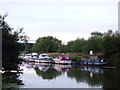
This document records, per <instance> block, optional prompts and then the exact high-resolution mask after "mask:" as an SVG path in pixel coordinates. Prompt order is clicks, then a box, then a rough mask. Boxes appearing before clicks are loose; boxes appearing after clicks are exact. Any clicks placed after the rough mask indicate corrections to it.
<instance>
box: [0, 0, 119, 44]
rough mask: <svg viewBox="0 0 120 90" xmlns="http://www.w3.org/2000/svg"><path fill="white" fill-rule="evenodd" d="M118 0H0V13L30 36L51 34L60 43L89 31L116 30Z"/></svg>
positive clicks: (85, 34) (87, 35)
mask: <svg viewBox="0 0 120 90" xmlns="http://www.w3.org/2000/svg"><path fill="white" fill-rule="evenodd" d="M118 1H119V0H1V1H0V13H1V14H4V13H6V12H7V13H8V16H7V18H6V21H7V22H8V24H9V25H10V26H11V27H13V28H20V27H23V28H24V32H26V34H27V35H28V36H29V37H30V39H31V40H36V39H38V38H39V37H43V36H48V35H49V36H53V37H56V38H58V39H59V40H62V41H63V42H64V43H66V42H68V41H70V40H75V39H76V38H77V37H79V38H85V39H87V38H88V37H90V33H91V32H93V31H100V32H106V31H107V30H109V29H112V30H113V31H116V30H118Z"/></svg>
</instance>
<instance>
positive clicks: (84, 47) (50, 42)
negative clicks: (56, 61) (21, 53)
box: [31, 30, 120, 66]
mask: <svg viewBox="0 0 120 90" xmlns="http://www.w3.org/2000/svg"><path fill="white" fill-rule="evenodd" d="M31 51H32V52H37V53H52V52H59V53H80V52H84V53H89V51H93V52H94V53H103V54H104V56H102V57H104V58H106V59H108V60H109V62H108V63H109V64H111V65H114V66H120V64H119V65H118V63H120V57H119V56H120V33H119V32H118V31H115V32H113V31H112V30H108V31H107V32H104V33H102V32H97V31H95V32H92V33H91V37H89V39H88V40H85V39H84V38H77V39H76V40H72V41H69V42H68V43H67V45H64V44H62V42H61V41H60V40H58V39H56V38H53V37H52V36H47V37H42V38H39V39H37V41H36V43H35V44H34V45H33V47H32V49H31Z"/></svg>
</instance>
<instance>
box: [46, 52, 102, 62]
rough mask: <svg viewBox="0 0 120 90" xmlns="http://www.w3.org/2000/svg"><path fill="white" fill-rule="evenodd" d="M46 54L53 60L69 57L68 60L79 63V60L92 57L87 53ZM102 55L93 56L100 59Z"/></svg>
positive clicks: (95, 54)
mask: <svg viewBox="0 0 120 90" xmlns="http://www.w3.org/2000/svg"><path fill="white" fill-rule="evenodd" d="M46 54H47V55H49V56H50V57H53V58H54V57H57V56H70V58H71V59H72V60H73V61H74V62H79V61H80V59H81V58H90V57H91V56H92V55H90V54H88V53H46ZM102 55H103V53H94V55H93V56H96V57H101V56H102Z"/></svg>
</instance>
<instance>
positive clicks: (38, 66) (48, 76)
mask: <svg viewBox="0 0 120 90" xmlns="http://www.w3.org/2000/svg"><path fill="white" fill-rule="evenodd" d="M20 68H21V69H23V71H22V73H13V72H12V73H3V75H2V78H3V88H12V87H15V88H101V89H105V88H120V69H116V68H105V67H91V66H80V65H76V66H73V65H59V64H50V63H34V62H33V63H32V62H26V63H25V62H23V64H21V65H20Z"/></svg>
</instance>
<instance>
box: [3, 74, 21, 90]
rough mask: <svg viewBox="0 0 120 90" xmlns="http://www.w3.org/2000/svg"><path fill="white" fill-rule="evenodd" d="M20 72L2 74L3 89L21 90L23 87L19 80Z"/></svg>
mask: <svg viewBox="0 0 120 90" xmlns="http://www.w3.org/2000/svg"><path fill="white" fill-rule="evenodd" d="M20 74H21V73H20V72H19V73H17V72H4V73H2V88H3V89H5V88H9V89H11V88H19V86H20V85H23V83H22V80H19V76H20Z"/></svg>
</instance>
